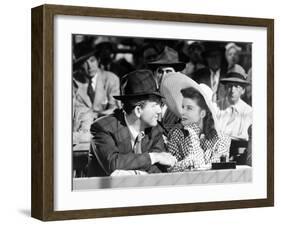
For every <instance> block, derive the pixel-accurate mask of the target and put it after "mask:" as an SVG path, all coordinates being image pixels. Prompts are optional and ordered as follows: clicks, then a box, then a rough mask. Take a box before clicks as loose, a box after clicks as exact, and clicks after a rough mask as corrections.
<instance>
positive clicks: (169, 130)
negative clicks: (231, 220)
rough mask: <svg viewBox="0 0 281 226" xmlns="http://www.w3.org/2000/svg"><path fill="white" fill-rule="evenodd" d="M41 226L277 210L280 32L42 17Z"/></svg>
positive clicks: (161, 15)
mask: <svg viewBox="0 0 281 226" xmlns="http://www.w3.org/2000/svg"><path fill="white" fill-rule="evenodd" d="M31 51H32V191H31V192H32V205H31V213H32V217H35V218H37V219H40V220H43V221H49V220H64V219H82V218H98V217H114V216H130V215H143V214H160V213H175V212H187V211H204V210H219V209H234V208H250V207H265V206H273V205H274V20H273V19H262V18H245V17H229V16H211V15H199V14H198V15H195V14H183V13H168V12H153V11H136V10H123V9H108V8H91V7H76V6H61V5H42V6H38V7H36V8H33V9H32V50H31Z"/></svg>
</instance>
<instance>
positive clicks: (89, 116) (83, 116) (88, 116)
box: [78, 110, 98, 122]
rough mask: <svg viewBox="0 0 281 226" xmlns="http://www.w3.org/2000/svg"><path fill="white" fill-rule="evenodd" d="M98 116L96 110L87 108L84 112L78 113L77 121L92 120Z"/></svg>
mask: <svg viewBox="0 0 281 226" xmlns="http://www.w3.org/2000/svg"><path fill="white" fill-rule="evenodd" d="M97 117H98V114H97V113H96V112H93V111H92V110H88V111H86V112H83V113H81V114H80V115H79V118H78V120H79V121H91V122H93V121H94V120H95V119H96V118H97Z"/></svg>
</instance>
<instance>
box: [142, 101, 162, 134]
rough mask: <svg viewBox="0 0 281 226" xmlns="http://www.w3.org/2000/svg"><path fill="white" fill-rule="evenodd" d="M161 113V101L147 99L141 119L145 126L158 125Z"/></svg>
mask: <svg viewBox="0 0 281 226" xmlns="http://www.w3.org/2000/svg"><path fill="white" fill-rule="evenodd" d="M160 113H161V105H160V101H159V102H157V101H147V102H146V103H145V105H144V106H143V108H142V109H141V113H140V120H141V122H142V124H143V125H144V128H148V127H153V126H157V119H158V115H159V114H160Z"/></svg>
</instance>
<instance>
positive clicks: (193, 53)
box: [182, 42, 205, 77]
mask: <svg viewBox="0 0 281 226" xmlns="http://www.w3.org/2000/svg"><path fill="white" fill-rule="evenodd" d="M187 52H188V56H189V62H188V63H187V64H186V66H185V69H184V70H183V71H182V73H184V74H186V75H187V76H189V77H191V76H192V75H193V74H194V72H195V71H197V70H200V69H202V68H204V67H205V65H204V60H203V56H202V53H203V52H204V46H203V45H202V44H201V43H200V42H192V43H191V44H190V45H189V46H188V49H187Z"/></svg>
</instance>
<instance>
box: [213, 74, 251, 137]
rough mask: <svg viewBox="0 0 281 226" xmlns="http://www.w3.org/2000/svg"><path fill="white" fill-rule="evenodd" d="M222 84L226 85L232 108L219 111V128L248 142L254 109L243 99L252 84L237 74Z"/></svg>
mask: <svg viewBox="0 0 281 226" xmlns="http://www.w3.org/2000/svg"><path fill="white" fill-rule="evenodd" d="M221 83H223V84H225V85H226V89H227V98H228V102H229V103H230V106H229V107H228V108H226V109H225V110H223V111H220V110H219V111H217V119H218V123H219V127H220V129H221V130H222V131H223V132H224V133H226V134H228V135H229V136H231V137H233V138H234V139H243V140H247V141H248V139H249V137H248V128H249V126H250V125H251V124H252V107H251V106H249V105H248V104H247V103H245V102H244V101H243V100H242V99H241V97H242V95H244V93H245V88H246V87H247V86H248V85H249V84H250V83H249V82H248V81H247V80H246V79H245V77H244V76H243V75H241V74H239V73H236V72H230V73H229V74H228V75H227V78H224V79H221Z"/></svg>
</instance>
